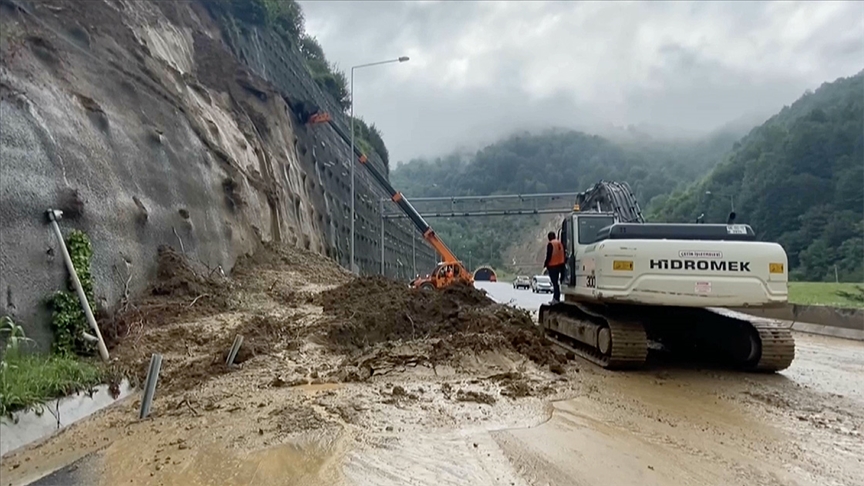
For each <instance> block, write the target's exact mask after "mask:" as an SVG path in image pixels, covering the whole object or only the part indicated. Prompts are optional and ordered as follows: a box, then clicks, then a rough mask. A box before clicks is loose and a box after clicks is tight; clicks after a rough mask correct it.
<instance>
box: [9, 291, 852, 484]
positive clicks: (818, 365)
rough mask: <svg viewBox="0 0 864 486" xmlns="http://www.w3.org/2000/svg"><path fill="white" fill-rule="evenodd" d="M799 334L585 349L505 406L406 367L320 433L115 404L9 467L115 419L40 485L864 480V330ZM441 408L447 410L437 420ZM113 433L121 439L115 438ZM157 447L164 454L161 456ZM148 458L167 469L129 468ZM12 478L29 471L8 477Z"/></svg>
mask: <svg viewBox="0 0 864 486" xmlns="http://www.w3.org/2000/svg"><path fill="white" fill-rule="evenodd" d="M477 285H478V287H481V288H484V289H485V290H487V292H489V294H490V295H491V296H492V297H493V298H495V299H496V300H498V301H500V302H511V301H512V302H513V304H514V305H517V306H519V307H523V308H526V309H529V310H532V311H536V309H537V308H538V307H539V305H540V304H541V303H543V302H546V301H548V300H549V299H550V297H549V295H535V294H532V293H531V292H530V291H524V290H518V291H517V290H514V289H513V288H512V286H511V285H510V284H508V283H488V282H478V284H477ZM795 338H796V342H797V358H796V360H795V362H794V363H793V365H792V366H791V367H790V368H789V369H788V370H784V371H783V372H782V373H778V374H770V375H765V374H748V373H736V372H731V371H723V370H714V369H700V368H696V367H692V366H690V367H684V366H677V367H675V366H672V365H668V364H667V365H661V364H657V365H651V366H649V367H648V368H647V369H645V370H642V371H637V372H627V373H623V372H609V371H606V370H602V369H599V368H597V367H594V366H593V365H590V364H587V363H584V362H580V361H577V362H575V363H573V364H571V365H569V367H568V371H567V373H566V376H565V377H563V378H562V379H566V382H562V385H561V386H562V388H568V387H569V389H570V390H571V392H568V393H567V394H565V396H564V398H563V399H562V400H557V401H553V402H551V403H549V402H544V401H543V400H541V399H539V398H535V397H529V398H524V399H520V400H506V399H500V400H498V402H497V403H496V405H495V407H489V406H488V405H480V404H476V403H468V404H465V403H459V402H454V401H452V400H443V399H441V398H440V396H439V395H440V393H438V392H437V391H436V390H437V388H435V389H433V388H431V385H429V384H428V383H426V382H423V383H422V384H423V388H425V389H426V392H425V393H426V394H427V395H428V396H430V397H432V399H431V400H430V401H426V402H418V403H419V405H414V406H413V408H412V406H409V405H398V404H397V405H382V404H381V403H380V402H381V400H382V398H386V395H383V396H381V395H379V394H378V392H377V391H375V390H376V389H377V387H380V386H384V387H392V384H393V383H396V382H397V381H395V380H407V381H402V382H401V383H403V384H404V386H405V387H406V388H408V389H412V390H413V389H417V387H418V385H419V384H420V382H419V381H414V382H413V383H412V382H411V381H410V380H418V378H417V377H416V376H415V377H412V375H411V374H410V372H409V373H405V374H403V375H402V376H401V377H400V376H396V375H394V376H392V377H391V376H385V377H383V380H384V381H383V382H381V383H378V384H377V385H376V384H372V383H370V384H367V385H357V386H354V387H350V386H349V387H345V388H344V389H342V391H340V389H339V388H336V389H334V390H328V391H323V392H321V394H320V395H316V396H319V397H320V398H316V400H319V399H320V400H330V399H332V400H336V399H339V397H340V396H341V395H339V394H338V393H343V394H347V396H348V398H349V399H351V400H356V399H357V398H356V397H357V396H358V395H356V394H357V393H360V392H362V393H363V394H364V396H367V397H368V400H370V401H361V402H357V401H353V402H346V403H348V404H351V406H350V407H349V408H350V409H351V410H366V409H369V410H377V412H376V413H377V414H378V415H374V416H373V418H372V419H370V420H373V419H374V420H375V421H377V422H374V423H370V424H368V425H364V426H363V427H347V428H345V429H342V432H341V433H340V435H338V436H337V437H336V438H316V436H310V437H309V438H308V439H304V440H305V441H304V442H302V443H298V444H293V445H292V444H279V445H276V446H272V445H271V447H270V448H263V449H254V450H250V451H247V450H245V449H242V448H239V446H237V445H234V444H237V443H238V442H240V441H252V440H255V439H254V438H255V437H265V438H266V437H267V436H266V435H264V436H261V435H260V434H261V433H262V432H263V430H262V429H258V427H259V426H260V427H262V428H267V427H268V426H269V424H268V422H267V421H266V420H265V421H263V422H261V423H260V425H259V424H258V422H254V428H253V429H252V430H258V432H257V433H256V432H252V433H251V434H250V433H249V430H247V429H248V428H244V427H245V426H243V423H244V421H246V422H248V421H249V420H252V419H251V418H250V417H253V418H254V415H250V414H252V413H253V412H243V413H239V412H238V413H232V412H231V410H232V409H228V410H227V411H222V412H214V413H213V414H207V415H203V416H201V417H197V416H193V415H191V414H185V415H181V416H176V417H175V416H174V415H170V416H162V417H159V418H156V419H153V420H148V421H144V422H141V423H138V422H135V421H131V422H129V423H128V424H127V425H125V426H123V427H120V428H118V427H117V426H114V425H112V421H111V416H110V414H109V416H108V417H103V418H100V419H93V420H90V423H91V425H90V426H87V425H83V424H82V426H81V427H77V428H76V429H77V430H72V431H70V432H67V433H66V434H61V436H60V437H58V438H57V439H55V440H54V441H52V442H51V443H50V444H47V445H45V446H44V447H41V448H39V449H36V450H34V451H32V452H31V453H29V454H27V455H19V456H17V457H16V458H15V459H14V460H15V461H16V462H15V463H14V464H12V465H10V466H5V467H4V469H3V472H4V473H6V474H7V475H8V474H9V473H10V472H13V473H14V472H16V471H18V470H16V469H15V468H16V467H18V466H20V470H24V469H27V468H32V467H33V466H34V463H35V462H37V461H48V459H49V458H50V457H52V456H54V457H57V460H61V459H62V458H63V457H64V454H66V453H67V452H69V451H70V447H71V446H70V445H71V444H79V443H89V442H91V441H92V445H93V447H96V446H98V445H99V444H102V443H103V442H101V441H102V440H103V438H102V436H101V435H99V434H103V433H104V434H105V438H104V441H105V442H104V444H105V446H104V447H105V449H104V452H96V453H93V454H90V455H88V456H86V457H84V458H83V459H81V460H80V461H79V462H77V463H76V464H73V465H72V466H70V467H66V468H64V469H62V470H61V471H58V472H56V473H54V474H50V475H48V476H47V477H43V478H42V479H41V480H39V481H37V482H35V483H32V482H30V484H32V485H33V486H53V485H64V486H66V485H68V486H74V485H108V484H121V483H122V484H139V485H141V484H143V485H148V486H149V485H153V486H156V485H158V484H164V485H166V486H168V485H172V484H177V485H181V484H182V485H186V484H190V485H192V484H194V485H200V486H205V485H211V484H212V485H221V484H229V485H244V486H246V485H253V484H254V485H258V486H271V485H272V486H276V485H280V486H283V485H294V484H321V485H338V486H349V485H350V486H367V485H368V486H373V485H374V486H397V485H400V486H401V485H412V486H450V485H452V486H456V485H463V484H471V485H483V486H485V485H489V486H541V485H542V486H547V485H567V486H569V485H575V486H613V485H614V486H629V485H633V486H643V485H658V486H659V485H663V486H667V485H682V486H683V485H688V486H691V485H694V486H714V485H718V486H719V485H723V486H727V485H730V486H732V485H741V486H756V485H770V486H775V485H776V486H781V485H782V486H864V474H862V471H864V439H862V437H861V433H862V431H864V387H862V386H861V385H860V381H861V376H864V343H861V342H856V341H844V340H839V339H834V338H827V337H821V336H812V335H806V334H796V335H795ZM472 359H473V358H472ZM428 373H429V374H431V371H429V372H428ZM545 373H548V371H546V372H545ZM428 379H432V378H428ZM391 380H394V381H392V383H388V382H390V381H391ZM475 381H476V380H475ZM435 386H436V387H437V386H438V385H435ZM283 390H284V389H283ZM373 392H374V393H373ZM272 393H277V392H275V391H273V392H272ZM297 393H303V392H302V391H300V392H297ZM316 393H317V392H316ZM332 393H336V395H334V396H333V397H332V398H327V395H328V394H332ZM351 393H353V394H355V395H354V398H351V397H352V396H351V395H350V394H351ZM370 393H371V394H370ZM424 396H426V395H424ZM434 397H438V398H434ZM315 403H318V405H315V406H316V407H319V408H320V407H326V406H328V405H327V403H328V402H326V401H322V402H315ZM132 408H134V407H132ZM435 410H438V411H443V415H441V416H442V417H446V420H445V421H444V422H435V424H437V425H429V424H428V418H429V416H432V415H434V412H435ZM300 411H302V410H301V409H297V411H296V412H295V414H299V413H300ZM349 412H350V410H349ZM125 413H126V414H129V413H132V411H127V412H125ZM115 415H118V414H115ZM247 415H248V416H247ZM349 415H350V413H349ZM256 420H257V419H256ZM298 420H301V421H302V420H305V419H303V417H302V416H301V417H300V418H298ZM421 422H423V423H421ZM121 423H125V422H123V421H121ZM292 423H293V422H292ZM184 424H185V425H184ZM207 430H212V431H214V432H213V434H216V437H217V440H216V441H215V442H212V443H209V445H207V446H206V447H205V446H203V445H193V446H190V447H189V448H185V449H183V448H180V447H179V446H177V445H176V443H177V441H176V440H175V439H173V437H174V436H175V435H177V434H179V435H181V436H183V437H184V438H187V440H189V437H191V436H194V435H196V434H203V433H204V432H206V431H207ZM178 431H179V432H178ZM202 431H204V432H202ZM111 434H114V435H118V434H119V437H115V438H113V439H111V441H113V442H111V441H109V435H111ZM267 434H269V432H267ZM76 437H77V438H76ZM64 438H65V439H64ZM73 438H75V440H74V441H73ZM64 440H66V441H67V442H64ZM190 442H191V440H190ZM109 443H110V444H113V445H111V446H109V445H108V444H109ZM172 444H174V445H172ZM193 444H194V443H193ZM214 451H215V452H214ZM220 451H221V452H220ZM169 455H170V458H169ZM156 456H158V457H157V458H158V461H157V460H156V459H151V458H154V457H156ZM163 456H165V457H163ZM151 460H152V461H153V462H152V463H151V462H147V461H151ZM142 461H143V462H147V464H145V465H144V466H142V465H141V464H139V463H141V462H142ZM169 461H170V462H169ZM64 464H68V462H64ZM45 467H48V464H46V466H45ZM142 468H144V469H142ZM147 468H149V469H147ZM160 468H167V469H162V470H161V471H160ZM139 470H149V471H151V472H149V473H146V474H145V475H143V476H141V475H138V473H134V474H133V473H131V472H128V471H139ZM166 470H167V471H169V472H171V474H173V476H172V475H167V474H166V473H165V471H166ZM105 471H112V473H113V474H115V475H116V476H118V477H122V480H117V478H116V477H113V476H110V475H107V476H106V474H105ZM112 477H113V478H114V479H112ZM169 478H174V479H169ZM178 478H179V479H178ZM130 481H131V482H130ZM6 484H12V486H18V485H19V484H28V482H20V481H15V480H10V479H7V478H6V477H4V482H3V486H5V485H6Z"/></svg>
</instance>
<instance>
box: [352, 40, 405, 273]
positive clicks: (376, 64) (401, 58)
mask: <svg viewBox="0 0 864 486" xmlns="http://www.w3.org/2000/svg"><path fill="white" fill-rule="evenodd" d="M407 60H408V56H401V57H398V58H396V59H389V60H387V61H378V62H370V63H368V64H358V65H357V66H351V88H350V96H351V120H350V122H351V153H350V154H349V157H350V163H351V272H353V273H355V274H358V273H360V272H359V271H358V269H357V268H355V265H354V239H355V238H354V220H355V219H356V218H357V216H356V214H355V212H354V199H355V197H356V196H355V192H354V179H355V175H354V172H355V170H354V166H356V165H357V161H356V160H354V159H355V154H354V70H355V69H360V68H364V67H370V66H379V65H381V64H390V63H393V62H405V61H407ZM382 244H383V241H382ZM381 252H382V253H383V252H384V248H383V247H382V248H381ZM381 265H382V266H383V265H384V262H383V260H382V262H381ZM382 268H383V267H382ZM381 274H382V275H383V274H384V271H383V270H382V271H381Z"/></svg>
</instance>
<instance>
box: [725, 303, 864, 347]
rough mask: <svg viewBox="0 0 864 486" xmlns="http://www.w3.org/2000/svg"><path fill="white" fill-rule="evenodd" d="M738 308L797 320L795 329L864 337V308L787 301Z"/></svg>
mask: <svg viewBox="0 0 864 486" xmlns="http://www.w3.org/2000/svg"><path fill="white" fill-rule="evenodd" d="M732 310H734V311H736V312H741V313H744V314H749V315H751V316H756V317H762V318H766V319H776V320H781V321H789V322H792V323H794V324H793V326H792V329H794V330H796V331H801V332H809V333H812V334H821V335H825V336H833V337H840V338H845V339H855V340H858V341H864V309H854V308H844V307H829V306H822V305H800V304H788V305H786V306H783V307H777V308H773V309H748V308H735V309H732Z"/></svg>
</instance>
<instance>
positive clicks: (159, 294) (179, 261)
mask: <svg viewBox="0 0 864 486" xmlns="http://www.w3.org/2000/svg"><path fill="white" fill-rule="evenodd" d="M231 290H232V285H231V282H230V281H228V280H227V279H226V278H225V277H224V276H223V270H222V269H221V268H218V267H217V268H214V269H208V268H206V266H204V265H203V264H201V263H198V262H194V261H192V260H190V259H188V258H187V257H186V256H184V255H182V254H180V253H178V252H177V251H176V250H174V248H172V247H170V246H165V245H163V246H160V247H159V249H158V254H157V270H156V280H155V281H154V282H153V283H152V284H151V285H150V286H149V287H148V289H147V292H146V293H145V294H144V295H142V296H141V297H140V298H137V299H134V300H132V299H130V298H129V297H128V296H127V298H125V299H124V302H122V303H121V305H120V308H119V309H118V310H117V311H116V312H115V313H113V314H110V313H108V312H103V313H102V315H100V322H99V326H100V329H101V332H102V336H103V338H104V339H105V342H106V344H107V345H108V347H109V348H113V347H115V346H116V345H117V344H118V343H119V342H120V341H122V340H123V339H124V338H126V337H128V336H129V335H130V333H132V332H135V331H136V330H138V331H140V330H141V328H144V327H148V328H152V327H160V326H164V325H166V324H169V323H171V322H176V321H177V320H178V319H188V318H192V317H196V316H206V315H213V314H217V313H219V312H224V311H226V310H228V309H229V308H230V305H229V296H230V293H231Z"/></svg>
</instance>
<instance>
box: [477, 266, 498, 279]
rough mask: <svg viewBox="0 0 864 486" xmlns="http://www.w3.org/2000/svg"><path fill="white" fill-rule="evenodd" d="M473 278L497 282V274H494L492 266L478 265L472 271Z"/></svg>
mask: <svg viewBox="0 0 864 486" xmlns="http://www.w3.org/2000/svg"><path fill="white" fill-rule="evenodd" d="M474 280H480V281H485V282H497V281H498V276H497V275H495V270H493V269H492V267H480V268H478V269H477V270H475V271H474Z"/></svg>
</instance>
